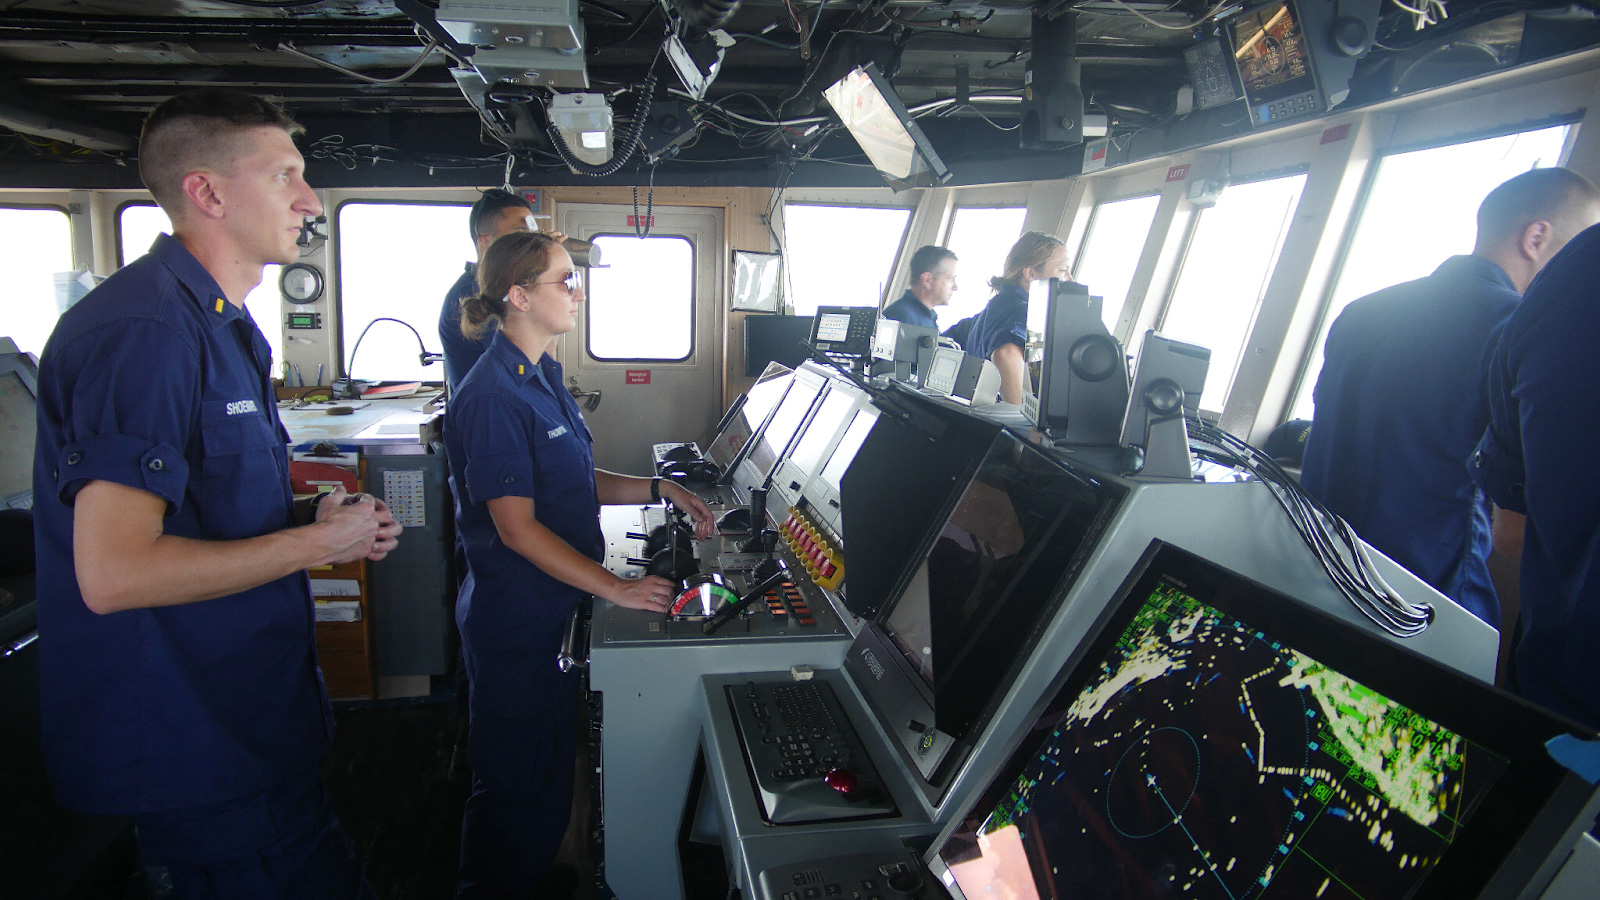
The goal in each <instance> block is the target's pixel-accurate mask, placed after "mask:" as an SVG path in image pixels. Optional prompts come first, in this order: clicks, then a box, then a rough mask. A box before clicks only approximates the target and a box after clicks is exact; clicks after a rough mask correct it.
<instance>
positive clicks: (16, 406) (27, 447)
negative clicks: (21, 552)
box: [0, 353, 39, 509]
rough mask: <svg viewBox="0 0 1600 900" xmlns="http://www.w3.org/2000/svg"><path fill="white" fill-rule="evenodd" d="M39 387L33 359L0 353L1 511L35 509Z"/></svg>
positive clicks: (19, 354) (20, 355)
mask: <svg viewBox="0 0 1600 900" xmlns="http://www.w3.org/2000/svg"><path fill="white" fill-rule="evenodd" d="M37 388H38V381H37V376H36V369H35V367H34V365H33V361H32V360H31V359H29V358H28V357H27V356H24V355H22V354H21V353H0V509H5V508H8V507H18V508H22V507H30V506H32V502H31V501H32V497H33V449H34V439H35V437H36V436H37V434H38V411H39V404H38V401H37V400H36V399H35V396H36V393H35V392H36V391H37Z"/></svg>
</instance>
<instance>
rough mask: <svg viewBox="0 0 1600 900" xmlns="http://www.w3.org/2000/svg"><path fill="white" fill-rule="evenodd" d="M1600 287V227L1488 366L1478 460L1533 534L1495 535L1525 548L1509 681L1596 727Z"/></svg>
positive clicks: (1584, 238)
mask: <svg viewBox="0 0 1600 900" xmlns="http://www.w3.org/2000/svg"><path fill="white" fill-rule="evenodd" d="M1597 285H1600V225H1596V226H1593V227H1591V228H1589V229H1588V230H1587V231H1584V232H1583V233H1581V234H1579V235H1578V236H1577V237H1575V238H1573V239H1572V242H1571V243H1569V244H1568V245H1567V246H1566V248H1565V249H1564V250H1562V251H1561V253H1560V254H1558V255H1557V256H1556V258H1555V259H1553V260H1551V262H1550V265H1549V266H1547V267H1546V268H1545V270H1544V271H1543V272H1542V273H1541V274H1540V275H1539V277H1538V278H1537V279H1535V280H1534V282H1533V284H1532V285H1530V286H1529V287H1528V294H1527V296H1526V297H1525V298H1524V299H1523V300H1522V302H1521V303H1520V304H1518V306H1517V308H1516V310H1515V311H1514V312H1512V314H1511V317H1510V318H1509V319H1508V320H1507V322H1506V324H1505V327H1504V328H1503V329H1502V333H1501V338H1500V342H1499V344H1497V345H1496V347H1495V349H1494V351H1493V354H1492V355H1491V357H1490V361H1489V378H1488V393H1489V411H1490V421H1489V426H1488V428H1487V429H1486V430H1485V433H1484V435H1483V439H1482V441H1481V442H1480V443H1479V444H1478V449H1477V451H1476V452H1475V453H1473V454H1472V458H1471V462H1470V466H1471V470H1472V473H1473V477H1474V478H1475V479H1476V481H1477V483H1478V484H1479V485H1480V486H1482V488H1483V489H1484V491H1485V492H1486V493H1487V494H1488V495H1489V497H1490V499H1491V500H1493V501H1494V503H1495V505H1496V506H1497V507H1500V508H1501V509H1502V510H1509V511H1511V512H1512V513H1521V514H1524V515H1526V517H1527V519H1526V526H1525V528H1514V529H1500V528H1497V529H1496V533H1495V537H1496V544H1495V547H1496V549H1498V550H1501V552H1503V553H1506V555H1508V556H1513V557H1514V556H1515V555H1516V554H1517V553H1518V550H1519V547H1518V544H1520V553H1521V560H1522V566H1521V573H1520V577H1519V582H1520V584H1521V590H1520V592H1519V593H1520V594H1521V605H1522V608H1521V614H1520V616H1519V617H1518V618H1517V619H1516V623H1515V627H1514V628H1508V629H1507V634H1506V639H1507V640H1511V641H1514V644H1513V647H1512V655H1511V678H1510V685H1509V686H1510V687H1511V689H1512V690H1513V691H1515V692H1516V693H1518V694H1520V695H1521V696H1523V697H1524V698H1526V699H1528V700H1530V701H1532V702H1534V703H1537V704H1539V705H1540V706H1543V707H1545V708H1547V709H1550V710H1553V711H1555V712H1557V713H1560V714H1562V715H1564V716H1567V717H1569V718H1571V719H1573V720H1574V721H1577V722H1580V723H1582V724H1584V725H1586V726H1588V727H1589V728H1594V729H1600V655H1596V653H1595V645H1596V643H1597V642H1600V548H1597V546H1596V543H1595V535H1597V534H1600V472H1596V471H1595V468H1594V466H1593V465H1590V464H1589V460H1588V452H1587V450H1588V448H1590V447H1593V446H1594V441H1591V440H1589V439H1590V438H1600V393H1597V392H1596V391H1595V390H1594V388H1593V385H1595V384H1597V383H1600V353H1596V352H1595V346H1596V344H1597V343H1600V296H1597V293H1600V289H1597ZM1498 518H1499V517H1498V516H1497V520H1498ZM1513 518H1515V517H1514V516H1513ZM1500 524H1501V523H1500V522H1499V521H1497V522H1496V525H1497V526H1498V525H1500ZM1506 538H1509V539H1510V540H1509V542H1503V539H1506ZM1507 543H1509V544H1510V546H1507Z"/></svg>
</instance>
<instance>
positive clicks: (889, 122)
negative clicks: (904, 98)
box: [822, 63, 950, 190]
mask: <svg viewBox="0 0 1600 900" xmlns="http://www.w3.org/2000/svg"><path fill="white" fill-rule="evenodd" d="M822 96H823V97H824V98H826V99H827V101H828V103H829V105H831V106H832V107H833V111H834V113H835V114H836V115H838V117H839V121H840V122H842V123H844V127H845V130H846V131H848V132H850V136H851V137H853V138H855V139H856V143H857V144H860V145H861V152H863V153H865V154H866V155H867V159H868V160H871V162H872V166H873V168H875V169H877V170H878V174H879V175H882V176H883V180H884V181H887V182H889V186H890V187H892V188H894V189H895V190H902V189H904V188H912V187H935V186H937V185H941V184H944V183H945V182H946V181H949V180H950V170H949V169H947V168H945V164H944V161H943V160H941V159H939V154H937V153H935V152H934V150H933V144H931V143H929V141H928V137H927V135H925V134H923V133H922V129H921V128H920V127H919V126H918V125H917V123H916V120H914V119H912V118H911V114H910V113H909V112H907V111H906V106H905V104H904V103H902V102H900V95H899V94H896V93H895V90H894V88H893V87H892V86H891V85H890V84H889V80H888V79H887V78H884V77H883V73H881V72H879V71H878V67H877V66H876V65H873V64H871V63H868V64H867V65H865V66H862V67H861V68H859V69H856V70H855V71H853V72H851V73H850V74H848V75H846V76H844V77H843V78H841V79H839V80H838V81H836V82H834V83H833V84H832V85H830V86H829V87H828V88H826V89H825V90H823V92H822Z"/></svg>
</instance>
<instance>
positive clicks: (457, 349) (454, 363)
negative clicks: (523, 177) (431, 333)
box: [439, 188, 534, 394]
mask: <svg viewBox="0 0 1600 900" xmlns="http://www.w3.org/2000/svg"><path fill="white" fill-rule="evenodd" d="M532 216H533V205H532V204H530V203H529V202H528V201H527V200H526V199H525V198H523V197H521V196H519V195H517V194H513V193H511V192H510V191H506V190H502V189H500V188H490V189H489V190H487V191H484V192H483V196H481V197H479V198H478V201H477V202H476V203H474V204H472V211H471V212H470V213H468V214H467V227H468V229H469V230H470V231H471V232H472V243H473V246H474V247H476V248H477V251H478V258H477V261H476V262H469V263H467V268H466V271H464V272H462V273H461V277H460V278H457V279H456V283H455V284H452V285H450V291H449V293H446V294H445V295H444V305H443V306H442V307H441V308H440V309H439V342H440V343H441V344H443V345H444V379H445V381H446V382H447V383H448V384H449V386H450V393H452V394H454V393H455V392H456V386H457V385H459V384H460V383H461V379H463V378H465V377H467V372H469V371H471V370H472V364H473V363H475V362H477V361H478V357H480V356H482V355H483V351H484V350H486V349H488V347H489V341H490V339H492V338H493V337H494V332H493V331H488V332H485V333H484V335H483V336H482V337H481V338H479V339H477V340H473V339H472V338H469V337H466V336H464V335H463V334H462V333H461V298H462V297H470V296H472V295H473V294H476V293H477V292H478V263H480V262H482V261H483V253H484V251H485V250H488V249H489V245H490V244H492V243H494V242H495V239H496V238H499V237H500V236H501V235H506V234H511V233H512V232H516V231H532V230H534V229H533V221H532Z"/></svg>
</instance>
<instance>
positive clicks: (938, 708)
mask: <svg viewBox="0 0 1600 900" xmlns="http://www.w3.org/2000/svg"><path fill="white" fill-rule="evenodd" d="M1113 504H1114V498H1113V496H1112V495H1111V494H1110V493H1109V492H1108V491H1107V490H1105V489H1104V488H1102V487H1100V486H1098V485H1096V484H1093V483H1091V482H1090V481H1088V480H1087V479H1085V478H1083V477H1081V476H1080V475H1078V474H1077V473H1076V472H1075V471H1072V470H1069V469H1067V468H1065V467H1063V466H1061V465H1059V464H1058V463H1056V462H1055V461H1054V460H1051V459H1048V458H1047V457H1045V456H1044V455H1043V454H1042V453H1040V452H1039V451H1038V450H1037V449H1035V448H1033V447H1031V446H1028V445H1026V444H1024V443H1022V441H1021V440H1020V439H1019V438H1017V437H1016V436H1014V435H1012V434H1011V433H1009V432H1005V433H1002V434H1001V435H1000V436H999V437H998V438H997V439H996V441H995V443H994V444H993V445H992V446H991V448H990V450H989V452H988V453H987V455H986V456H985V458H984V460H983V462H982V463H981V464H980V465H979V467H978V469H977V471H976V472H975V473H974V474H973V475H972V477H971V480H970V481H968V482H967V485H966V487H965V489H964V490H963V491H962V492H961V495H960V497H959V498H958V499H957V500H956V503H955V506H954V507H953V508H952V509H951V511H950V514H949V515H948V516H947V517H946V518H945V520H944V521H943V523H942V524H941V525H940V527H939V531H938V533H937V535H936V536H935V537H934V539H933V542H932V545H931V546H930V547H929V548H928V551H927V554H926V556H925V557H924V559H923V561H922V565H923V567H924V571H925V577H918V578H914V579H912V580H911V581H910V582H909V584H908V585H907V587H906V589H905V591H904V592H903V593H902V594H901V595H900V597H899V598H898V599H897V600H895V601H894V603H893V605H891V606H890V607H889V608H888V610H887V612H886V613H884V614H882V615H881V616H880V627H881V628H882V629H883V631H884V632H885V633H886V634H887V636H888V637H889V639H890V641H891V642H892V643H893V644H894V646H895V647H896V648H897V649H898V650H899V651H900V653H901V654H902V655H903V656H904V657H905V660H906V662H907V663H908V664H909V665H910V666H911V667H912V668H913V669H914V670H915V671H916V672H917V674H918V675H920V677H921V678H922V680H923V681H924V682H925V683H926V686H927V688H928V690H929V692H930V693H931V695H932V700H933V716H934V725H935V726H936V727H937V728H938V730H939V731H941V732H943V733H944V734H947V735H949V736H950V737H952V738H954V739H955V740H958V741H959V740H962V739H964V738H966V737H967V736H968V735H969V734H970V735H972V736H976V733H977V731H976V730H975V729H976V727H977V726H979V725H980V724H981V723H982V722H983V721H984V720H985V718H986V715H987V714H988V713H989V712H990V711H992V709H993V707H994V706H995V705H996V704H998V702H999V700H1000V699H1001V697H1002V696H1003V695H1004V693H1005V692H1006V690H1007V687H1008V685H1009V683H1010V679H1009V678H1008V677H1007V675H1008V672H1011V671H1013V665H1014V664H1020V662H1021V660H1022V659H1023V658H1025V657H1026V656H1027V648H1028V647H1030V646H1031V645H1032V641H1033V640H1034V639H1035V637H1036V635H1037V632H1038V631H1039V630H1041V629H1043V628H1044V627H1045V626H1046V625H1047V624H1048V623H1049V619H1050V615H1049V612H1048V611H1049V610H1051V609H1052V608H1053V606H1054V604H1055V603H1058V602H1059V600H1060V597H1061V596H1063V595H1064V593H1065V591H1066V589H1067V587H1069V586H1070V585H1071V583H1072V581H1073V579H1074V578H1075V577H1076V575H1077V573H1078V571H1079V570H1080V568H1081V567H1082V564H1083V559H1084V558H1085V557H1086V556H1087V553H1086V551H1087V550H1088V549H1090V548H1092V546H1093V545H1094V543H1095V539H1096V538H1097V536H1098V534H1099V533H1100V529H1101V528H1102V527H1103V523H1104V522H1105V521H1106V520H1107V519H1108V518H1109V511H1110V509H1111V507H1112V506H1113Z"/></svg>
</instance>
